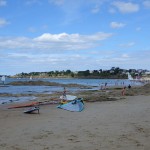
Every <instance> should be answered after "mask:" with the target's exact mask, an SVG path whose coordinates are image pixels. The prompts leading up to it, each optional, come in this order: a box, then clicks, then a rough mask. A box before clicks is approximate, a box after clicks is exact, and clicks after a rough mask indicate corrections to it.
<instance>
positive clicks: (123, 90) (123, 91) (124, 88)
mask: <svg viewBox="0 0 150 150" xmlns="http://www.w3.org/2000/svg"><path fill="white" fill-rule="evenodd" d="M125 91H126V87H125V86H124V87H123V89H122V91H121V95H122V96H124V95H125Z"/></svg>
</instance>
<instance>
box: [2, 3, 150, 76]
mask: <svg viewBox="0 0 150 150" xmlns="http://www.w3.org/2000/svg"><path fill="white" fill-rule="evenodd" d="M149 40H150V0H0V74H1V75H4V74H5V75H14V74H17V73H21V72H27V73H29V72H34V71H52V70H53V71H55V70H61V71H62V70H67V69H70V70H72V71H79V70H87V69H89V70H94V69H97V70H98V69H110V68H111V67H120V68H124V69H148V70H150V65H149V64H150V41H149Z"/></svg>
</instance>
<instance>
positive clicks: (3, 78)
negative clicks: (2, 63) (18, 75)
mask: <svg viewBox="0 0 150 150" xmlns="http://www.w3.org/2000/svg"><path fill="white" fill-rule="evenodd" d="M1 81H2V82H3V84H5V76H2V77H1Z"/></svg>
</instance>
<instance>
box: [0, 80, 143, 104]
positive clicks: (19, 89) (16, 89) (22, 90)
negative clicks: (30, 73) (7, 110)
mask: <svg viewBox="0 0 150 150" xmlns="http://www.w3.org/2000/svg"><path fill="white" fill-rule="evenodd" d="M38 80H41V81H45V82H56V83H61V84H81V85H88V86H93V89H94V90H95V89H99V88H100V86H101V85H104V84H105V83H107V86H114V85H118V86H128V85H129V84H130V85H131V86H135V85H141V84H142V83H140V82H130V81H129V80H125V79H124V80H122V79H33V80H32V81H38ZM13 81H30V79H27V78H22V79H14V78H6V81H5V84H9V83H10V82H13ZM1 84H2V83H1ZM78 90H84V89H80V88H74V87H71V88H69V89H67V91H71V92H76V91H78ZM61 91H63V88H62V87H58V86H12V85H10V86H3V85H1V86H0V93H8V94H35V93H46V94H51V93H53V92H61ZM29 99H30V100H33V99H35V97H32V96H31V97H12V96H11V97H0V104H2V103H9V102H14V101H16V102H20V101H26V100H29Z"/></svg>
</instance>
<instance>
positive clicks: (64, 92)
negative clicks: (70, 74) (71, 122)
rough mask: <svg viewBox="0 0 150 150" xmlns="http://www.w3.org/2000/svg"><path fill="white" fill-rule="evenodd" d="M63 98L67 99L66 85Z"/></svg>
mask: <svg viewBox="0 0 150 150" xmlns="http://www.w3.org/2000/svg"><path fill="white" fill-rule="evenodd" d="M63 99H66V88H65V87H64V91H63Z"/></svg>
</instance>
